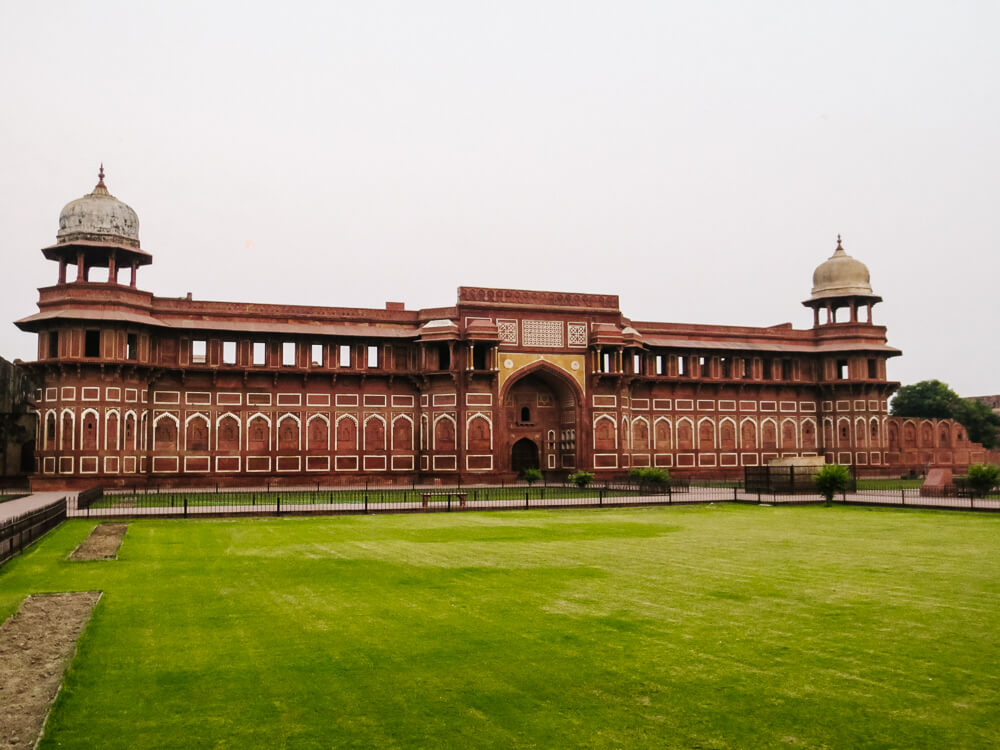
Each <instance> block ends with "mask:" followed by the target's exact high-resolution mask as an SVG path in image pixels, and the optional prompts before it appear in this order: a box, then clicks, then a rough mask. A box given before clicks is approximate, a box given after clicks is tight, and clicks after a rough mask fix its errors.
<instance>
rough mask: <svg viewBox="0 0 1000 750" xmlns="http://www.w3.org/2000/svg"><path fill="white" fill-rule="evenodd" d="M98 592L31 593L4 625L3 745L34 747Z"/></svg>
mask: <svg viewBox="0 0 1000 750" xmlns="http://www.w3.org/2000/svg"><path fill="white" fill-rule="evenodd" d="M100 598H101V594H100V592H98V591H87V592H83V593H79V594H44V595H35V596H29V597H28V598H27V599H25V600H24V602H22V604H21V608H20V609H19V610H18V611H17V613H16V614H15V615H13V616H12V617H10V618H9V619H8V620H7V621H6V622H5V623H3V625H0V749H2V750H12V749H13V748H18V749H20V748H32V747H34V746H35V742H36V741H37V739H38V734H39V732H41V731H42V726H43V725H44V723H45V717H46V716H47V715H48V713H49V708H50V707H51V706H52V701H54V700H55V697H56V693H58V692H59V686H60V685H61V684H62V678H63V673H64V672H65V671H66V666H67V665H68V664H69V660H70V658H71V657H72V656H73V652H74V651H75V649H76V639H77V638H79V637H80V633H81V632H82V631H83V627H84V625H86V624H87V621H88V620H89V619H90V614H91V612H92V611H93V609H94V605H95V604H97V600H98V599H100Z"/></svg>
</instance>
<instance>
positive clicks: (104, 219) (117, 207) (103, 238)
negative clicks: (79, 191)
mask: <svg viewBox="0 0 1000 750" xmlns="http://www.w3.org/2000/svg"><path fill="white" fill-rule="evenodd" d="M56 240H57V241H58V243H59V244H60V245H64V244H67V243H70V242H79V241H86V242H106V243H110V244H115V245H125V246H127V247H135V248H137V247H139V217H138V216H137V215H136V213H135V211H133V210H132V208H131V206H128V205H126V204H125V203H122V202H121V201H120V200H118V199H117V198H115V197H114V196H113V195H111V193H109V192H108V189H107V188H106V187H105V186H104V166H103V165H102V166H101V171H100V172H99V173H98V183H97V186H96V187H95V188H94V192H92V193H90V194H89V195H85V196H83V197H82V198H77V199H76V200H75V201H70V202H69V203H67V204H66V206H65V208H63V210H62V212H61V213H60V214H59V231H58V232H57V233H56Z"/></svg>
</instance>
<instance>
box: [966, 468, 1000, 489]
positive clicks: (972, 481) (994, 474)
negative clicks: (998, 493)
mask: <svg viewBox="0 0 1000 750" xmlns="http://www.w3.org/2000/svg"><path fill="white" fill-rule="evenodd" d="M968 481H969V489H971V490H972V494H973V496H975V497H985V496H986V495H988V494H989V491H990V490H992V489H993V488H994V487H996V486H997V485H998V484H1000V466H997V465H996V464H974V465H972V466H970V467H969V477H968Z"/></svg>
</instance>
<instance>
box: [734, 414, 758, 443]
mask: <svg viewBox="0 0 1000 750" xmlns="http://www.w3.org/2000/svg"><path fill="white" fill-rule="evenodd" d="M747 422H749V423H750V424H752V425H753V443H754V444H753V445H751V446H747V444H746V443H744V442H743V425H744V424H746V423H747ZM736 436H737V440H739V446H740V450H744V451H745V450H755V451H757V450H760V425H758V424H757V420H756V419H754V418H753V417H743V419H741V420H740V429H739V432H737V434H736Z"/></svg>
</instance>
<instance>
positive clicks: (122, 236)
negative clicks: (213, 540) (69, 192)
mask: <svg viewBox="0 0 1000 750" xmlns="http://www.w3.org/2000/svg"><path fill="white" fill-rule="evenodd" d="M42 252H43V254H44V256H45V257H46V258H48V259H49V260H53V261H56V262H58V264H59V275H58V280H57V282H56V284H55V285H53V286H49V287H44V288H42V289H40V290H39V291H40V298H39V301H38V307H39V312H38V313H36V314H34V315H31V316H30V317H27V318H24V319H23V320H20V321H18V322H17V325H18V326H19V327H20V328H22V329H23V330H26V331H33V332H36V333H37V334H38V359H37V361H36V362H33V363H29V365H28V366H29V367H30V368H31V369H32V370H33V372H34V374H35V376H36V378H37V380H38V381H39V382H40V383H42V387H41V389H40V390H39V391H38V393H37V407H38V415H39V431H38V441H37V449H36V473H35V475H34V478H33V483H34V485H35V486H36V487H43V488H44V487H74V486H77V487H78V486H84V485H91V484H93V483H94V482H95V480H96V481H99V482H100V483H101V484H103V485H105V486H114V485H115V484H123V485H130V484H136V483H140V482H141V483H146V482H152V483H158V484H162V485H165V486H181V485H185V484H187V485H201V486H204V485H205V484H207V483H209V482H212V483H214V482H219V483H222V484H225V483H232V484H239V483H247V482H253V483H263V482H264V481H269V482H271V483H272V484H277V483H282V482H284V483H287V484H303V483H306V482H308V483H313V482H340V481H343V482H357V481H359V480H363V479H365V478H370V477H373V476H381V477H387V476H391V477H397V478H399V480H400V481H410V480H412V479H414V478H419V479H430V478H434V477H441V478H447V477H452V478H454V477H455V476H457V475H461V476H462V477H464V478H466V479H497V478H501V477H504V478H506V477H511V476H513V475H515V474H516V473H517V472H519V471H520V470H522V469H525V468H530V467H538V468H541V469H542V470H545V471H549V472H553V473H559V472H569V471H572V470H575V469H588V470H593V471H596V472H598V473H599V474H617V473H620V472H622V471H625V470H628V469H629V468H631V467H644V466H658V467H665V468H669V469H670V470H671V471H673V472H674V473H675V474H681V475H684V474H701V475H714V476H720V475H723V476H738V475H740V474H741V473H742V471H743V467H746V466H759V465H762V464H766V463H767V462H768V461H770V460H771V459H774V458H777V457H784V456H810V455H823V456H825V457H826V458H827V460H829V461H836V462H839V463H845V464H851V465H854V466H857V467H859V468H863V469H864V470H866V471H887V470H894V471H895V470H897V469H898V467H899V466H900V465H903V464H907V463H914V462H916V463H918V464H924V463H927V462H928V461H934V462H936V463H944V464H948V463H956V464H961V463H963V462H964V463H968V462H969V460H970V458H972V460H975V451H976V450H979V449H978V446H975V445H973V444H970V443H968V442H967V440H966V438H965V435H964V433H963V431H962V429H961V427H960V426H957V425H953V424H950V423H949V424H945V423H941V424H940V425H938V424H935V425H933V427H932V431H931V432H930V433H927V435H924V432H925V431H926V428H927V425H913V424H910V425H907V424H905V423H901V422H898V421H896V420H893V419H891V418H889V417H888V414H887V399H888V397H889V395H890V394H891V393H892V392H893V391H894V390H895V388H896V387H897V384H896V383H893V382H889V381H888V380H887V378H886V361H887V360H888V359H889V358H890V357H894V356H896V355H898V354H899V351H898V350H896V349H893V348H892V347H889V346H887V345H886V337H885V328H884V327H882V326H877V325H875V324H874V322H873V320H872V314H871V313H872V307H873V306H874V305H875V304H876V303H877V302H880V301H881V298H880V297H878V296H877V295H875V294H874V293H873V291H872V288H871V284H870V282H869V274H868V269H867V268H866V267H865V266H864V264H862V263H860V262H859V261H857V260H855V259H854V258H852V257H850V256H849V255H848V254H847V253H846V252H845V251H844V248H843V247H842V245H841V243H840V241H839V238H838V242H837V248H836V250H835V252H834V253H833V255H832V256H831V257H830V258H829V259H828V260H826V261H825V262H823V263H822V264H821V265H820V266H819V267H818V268H817V269H816V272H815V273H814V275H813V289H812V295H811V296H810V297H809V299H807V300H806V301H805V302H804V303H803V304H804V305H806V306H807V307H810V308H812V310H813V311H814V319H813V327H812V328H811V329H806V330H797V329H794V328H792V326H791V324H788V323H783V324H780V325H775V326H770V327H766V328H751V327H746V326H714V325H698V324H678V323H656V322H645V321H635V320H631V319H629V318H626V317H625V316H624V315H623V314H622V312H621V310H620V309H619V304H618V297H617V296H615V295H599V294H575V293H562V292H537V291H524V290H513V289H489V288H476V287H460V288H459V290H458V299H457V301H456V302H455V303H454V304H452V305H450V306H446V307H438V308H433V309H429V310H407V309H406V308H405V306H404V305H403V304H401V303H393V302H388V303H386V305H385V307H384V308H380V309H374V308H373V309H358V308H345V307H318V306H305V305H268V304H260V303H229V302H203V301H200V300H194V299H191V298H190V296H189V297H188V298H187V299H177V298H168V297H157V296H155V295H153V294H151V293H150V292H145V291H142V290H141V289H139V288H138V287H137V280H136V277H137V272H138V269H139V267H141V266H145V265H148V264H149V263H151V262H152V256H151V255H150V254H148V253H147V252H145V251H143V250H142V249H141V248H140V244H139V220H138V217H137V216H136V213H135V211H133V210H132V209H131V208H130V207H129V206H127V205H125V204H124V203H122V202H121V201H119V200H117V199H116V198H115V197H114V196H112V195H111V194H110V193H109V192H108V189H107V187H106V186H105V184H104V170H103V167H102V169H101V172H100V175H99V181H98V183H97V186H96V187H95V188H94V190H93V192H91V193H90V194H88V195H86V196H84V197H82V198H79V199H77V200H75V201H72V202H71V203H69V204H67V206H66V207H65V208H64V209H63V211H62V213H61V214H60V217H59V230H58V232H57V234H56V244H55V245H52V246H50V247H46V248H45V249H44V250H43V251H42ZM69 266H76V272H75V278H73V279H72V280H69V279H68V278H67V268H68V267H69ZM94 268H99V269H107V275H106V276H105V277H104V278H101V279H92V278H91V271H92V269H94ZM125 268H127V269H129V281H128V283H127V285H126V284H124V283H121V281H120V280H119V277H120V275H121V272H122V270H123V269H125ZM844 310H846V311H847V313H846V315H845V314H844ZM838 313H839V314H838ZM841 318H844V319H841ZM942 426H944V429H942ZM911 432H912V435H911ZM911 437H912V440H910V443H909V444H908V443H907V442H906V441H907V440H909V439H910V438H911ZM925 438H926V439H925ZM921 441H923V442H921ZM917 449H921V450H923V452H922V453H921V452H919V451H918V452H917V453H914V452H913V451H914V450H917ZM907 451H910V452H909V453H908V452H907ZM928 451H929V452H928Z"/></svg>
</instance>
